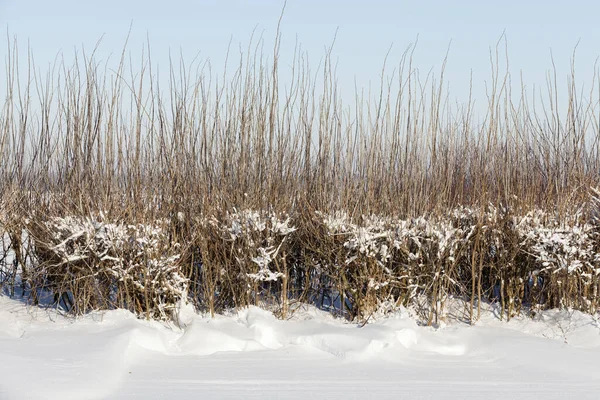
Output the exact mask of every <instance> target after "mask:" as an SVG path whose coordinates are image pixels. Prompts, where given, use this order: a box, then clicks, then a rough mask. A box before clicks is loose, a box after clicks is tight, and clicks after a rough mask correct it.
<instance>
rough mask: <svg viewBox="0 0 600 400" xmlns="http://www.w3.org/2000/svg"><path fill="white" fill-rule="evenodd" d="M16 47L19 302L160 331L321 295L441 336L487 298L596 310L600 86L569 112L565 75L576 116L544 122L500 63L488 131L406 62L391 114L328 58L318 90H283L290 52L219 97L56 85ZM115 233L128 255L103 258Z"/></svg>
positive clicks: (547, 100)
mask: <svg viewBox="0 0 600 400" xmlns="http://www.w3.org/2000/svg"><path fill="white" fill-rule="evenodd" d="M9 47H10V49H9V50H10V51H9V54H10V56H9V58H8V60H7V70H8V75H7V87H8V88H7V96H6V101H5V103H4V106H3V108H2V112H1V114H0V201H1V203H0V204H1V206H2V209H1V210H0V228H1V229H0V231H2V232H6V235H7V237H8V238H9V239H10V240H5V241H4V242H5V243H4V245H5V247H6V246H7V245H8V242H9V241H10V247H11V249H10V250H9V249H4V251H3V253H2V254H3V255H2V256H1V257H0V274H2V275H1V276H0V278H1V279H0V282H2V284H3V285H4V286H5V287H7V288H9V290H10V292H11V293H14V287H15V286H19V285H21V286H22V287H23V288H27V293H29V296H31V298H32V299H33V301H37V298H36V295H37V293H38V292H39V291H41V290H46V291H50V292H52V293H54V300H55V302H56V303H60V302H61V301H62V302H63V303H62V304H64V307H65V308H68V309H69V310H72V311H73V312H79V313H80V312H86V311H88V310H90V309H97V308H114V307H124V308H128V309H131V310H132V311H135V312H137V313H138V314H139V315H144V316H146V317H149V318H170V317H172V312H173V310H174V307H175V304H176V303H177V302H178V301H179V300H180V299H181V298H182V297H187V298H189V299H191V300H192V301H193V302H194V303H195V305H196V306H197V307H198V308H200V309H206V310H210V312H212V313H214V312H219V311H221V310H223V309H226V308H230V307H244V306H247V305H249V304H259V305H262V306H264V307H271V308H275V309H276V310H277V312H278V313H280V315H281V316H282V317H285V316H286V315H287V314H288V313H289V312H290V303H292V302H294V301H315V299H317V298H320V299H321V300H322V298H323V296H324V294H329V295H335V296H339V304H340V305H343V306H341V307H340V308H341V309H340V310H339V311H340V312H341V313H343V314H344V315H348V316H349V317H351V318H356V319H360V320H366V319H368V317H369V315H371V314H372V313H373V312H375V310H376V309H378V308H381V307H382V306H383V305H385V304H392V306H393V307H395V306H399V305H410V304H421V305H422V306H423V307H422V310H423V317H424V319H425V320H426V321H427V322H429V323H434V322H435V321H436V319H437V318H439V316H440V315H443V309H444V303H445V301H446V300H447V299H448V298H449V297H450V296H460V297H462V298H465V299H467V300H469V304H470V307H469V310H467V311H466V314H467V316H468V318H469V319H471V320H474V319H476V318H477V305H478V304H480V303H481V301H484V300H486V299H487V300H489V299H493V298H495V299H496V300H498V301H499V302H501V303H502V310H503V312H505V313H506V315H507V316H509V317H510V316H511V315H513V314H514V313H516V312H520V310H521V305H522V304H523V303H525V304H527V305H531V304H541V305H542V306H548V307H556V306H571V307H577V308H580V309H584V310H587V311H590V312H596V310H597V291H598V279H597V271H600V261H599V260H598V258H599V257H598V254H600V253H598V252H597V251H598V244H599V243H600V242H598V234H597V233H596V232H597V228H596V219H595V218H594V217H595V216H597V214H594V213H595V212H596V211H595V210H597V203H596V202H595V200H593V199H594V197H593V195H590V190H591V188H594V187H597V186H600V182H599V181H600V179H599V176H598V171H600V169H599V167H600V164H599V162H600V157H599V150H600V147H599V143H598V137H599V136H598V132H599V129H600V126H599V125H598V120H599V118H598V116H599V115H600V110H599V109H598V107H599V104H600V103H599V101H598V100H599V99H598V93H600V91H599V90H598V89H600V85H599V82H598V81H597V80H596V79H594V81H593V82H591V87H592V90H590V91H589V93H579V92H577V87H576V86H575V70H574V68H573V70H572V71H571V79H570V80H569V82H570V83H569V85H568V87H567V88H566V89H567V90H566V96H567V100H568V101H567V102H566V108H564V109H561V108H560V107H559V105H558V101H557V98H558V94H557V93H558V91H559V89H560V88H558V87H557V86H556V83H555V82H556V81H555V80H552V79H549V80H548V91H547V93H548V94H547V96H546V97H544V98H543V99H542V100H543V106H542V107H540V106H538V107H537V108H536V107H534V104H533V101H532V100H531V97H530V96H528V95H527V93H526V91H525V90H524V89H523V88H519V91H520V93H515V92H513V88H512V87H511V79H510V75H509V74H508V73H506V74H502V73H501V70H500V68H499V61H498V60H499V57H498V49H496V53H495V54H494V53H492V71H493V72H492V79H491V84H490V90H489V93H488V94H489V95H488V110H487V114H486V115H485V118H484V119H483V122H481V123H476V122H475V121H476V119H475V117H474V114H475V110H474V104H473V101H472V99H470V98H469V99H466V101H465V103H464V104H461V105H460V106H457V107H454V106H451V105H450V104H449V103H448V101H447V99H448V94H447V93H446V92H445V90H444V89H443V88H444V80H443V71H442V72H441V75H440V76H432V75H430V76H428V77H427V80H426V81H425V82H426V83H425V84H423V79H422V77H421V78H419V76H418V73H417V71H416V70H415V69H414V68H413V60H412V53H411V52H410V51H407V52H406V53H405V54H404V56H403V58H402V60H401V61H400V64H399V66H398V68H397V69H396V71H397V72H396V74H395V75H394V76H393V79H390V80H389V81H388V80H384V79H382V81H381V91H380V93H378V94H377V95H375V96H370V97H365V96H363V95H361V94H360V93H362V92H360V91H359V92H358V93H357V95H356V97H355V98H354V99H351V102H350V103H347V102H345V101H347V99H342V98H340V96H339V90H338V88H337V81H336V77H335V74H334V69H333V67H332V60H331V59H330V58H329V56H328V57H326V59H325V61H324V63H323V67H322V69H321V70H320V71H319V72H320V74H319V75H313V74H312V72H314V71H312V72H311V70H310V67H309V65H308V62H307V60H306V57H305V55H304V54H302V53H300V52H296V54H295V57H294V60H293V63H292V77H291V78H290V80H289V81H286V82H285V83H284V82H280V80H279V68H280V67H279V62H278V52H279V40H276V46H275V52H274V57H273V58H272V59H271V61H269V60H267V59H266V58H261V56H260V53H258V52H252V51H249V52H248V53H246V54H243V55H242V58H241V59H242V61H241V63H240V65H239V66H238V68H237V69H236V70H235V72H234V73H233V74H232V75H231V76H229V75H223V77H226V76H227V78H226V79H225V78H223V79H221V78H219V79H217V78H218V77H219V76H218V75H216V74H213V73H212V71H211V70H210V69H207V68H204V69H203V68H200V67H201V64H198V65H196V64H193V65H181V66H174V65H171V71H170V77H171V78H170V85H169V87H167V88H164V87H161V86H160V81H159V79H158V78H157V77H156V75H154V73H153V70H152V62H151V59H146V60H144V61H143V62H142V64H141V66H140V67H139V68H138V69H137V72H136V73H133V72H132V73H131V74H130V76H129V78H128V77H127V74H128V73H127V69H128V68H127V63H126V61H125V52H124V53H123V58H122V59H121V62H120V65H119V68H118V69H117V70H116V71H109V70H102V69H101V68H100V67H99V66H98V64H97V62H96V61H95V60H94V58H93V56H91V57H89V58H88V57H85V56H83V57H80V58H79V59H78V60H77V61H76V63H75V64H74V65H73V66H66V65H63V64H58V65H56V66H55V68H54V69H53V70H52V71H51V72H50V73H49V74H48V75H47V76H45V77H44V76H40V75H39V73H38V72H37V69H36V68H35V67H34V66H33V64H31V63H29V68H28V69H25V70H20V69H19V68H18V65H19V62H18V60H17V54H18V52H17V47H16V45H10V46H9ZM249 48H250V47H249ZM23 74H25V75H26V76H24V75H23ZM315 76H321V77H322V78H320V79H317V78H314V77H315ZM382 76H384V75H383V74H382ZM248 210H254V211H248ZM532 213H533V214H532ZM535 213H538V214H539V215H538V214H535ZM344 215H345V217H344ZM534 215H538V217H534ZM540 215H541V216H540ZM374 216H379V217H374ZM336 220H339V221H343V223H342V225H339V224H338V225H335V224H334V223H333V222H332V221H336ZM65 221H71V225H69V224H66V222H65ZM339 221H338V222H339ZM332 224H333V225H332ZM344 224H345V225H344ZM157 226H159V227H160V229H159V228H156V227H157ZM282 226H286V227H290V228H292V227H293V229H290V230H289V231H288V230H286V229H284V228H282ZM78 227H79V228H78ZM81 227H85V228H81ZM107 227H118V228H119V229H121V230H122V235H121V237H120V239H119V240H121V241H122V243H116V242H115V241H114V240H116V239H114V238H111V239H110V240H108V241H103V240H105V239H106V238H105V236H106V232H107V231H106V229H109V228H107ZM152 227H155V228H156V229H158V231H155V236H152V235H153V234H152V233H149V232H148V231H147V230H148V229H151V228H152ZM110 229H112V228H110ZM115 229H116V228H115ZM102 232H104V233H102ZM157 232H158V233H157ZM582 232H583V233H582ZM102 235H104V236H102ZM365 235H366V236H365ZM369 235H370V236H369ZM544 235H546V236H544ZM556 235H559V236H560V235H563V236H560V237H559V236H556ZM557 237H558V238H559V239H560V240H558V239H557ZM113 239H114V240H113ZM555 239H556V240H555ZM140 240H141V241H144V240H145V241H146V242H144V243H146V244H140V243H141V242H140ZM152 240H154V241H152ZM369 240H370V241H371V242H369ZM361 241H363V242H361ZM365 241H366V242H365ZM565 241H566V242H568V243H569V244H568V245H565V246H567V247H561V246H563V244H564V243H563V242H565ZM570 241H574V242H570ZM367 242H368V243H367ZM148 243H152V244H151V245H150V244H148ZM369 243H370V244H369ZM364 246H367V247H364ZM368 246H374V247H373V248H369V247H368ZM382 246H385V247H386V249H385V250H382ZM552 246H554V247H552ZM573 249H575V250H573ZM578 251H580V253H581V254H580V253H578ZM9 252H10V253H11V256H10V258H9V257H8V256H7V254H8V253H9ZM584 253H585V254H584ZM75 255H78V257H79V258H76V257H75ZM74 257H75V258H74ZM107 257H108V258H107ZM561 257H562V258H561ZM573 262H576V264H577V265H576V266H573V265H574V264H573ZM545 263H546V264H545ZM549 266H550V267H549ZM16 275H19V278H18V279H16V278H15V276H16ZM538 277H539V278H538ZM538 282H539V284H538ZM173 285H174V286H173ZM61 299H62V300H61ZM423 299H425V300H423Z"/></svg>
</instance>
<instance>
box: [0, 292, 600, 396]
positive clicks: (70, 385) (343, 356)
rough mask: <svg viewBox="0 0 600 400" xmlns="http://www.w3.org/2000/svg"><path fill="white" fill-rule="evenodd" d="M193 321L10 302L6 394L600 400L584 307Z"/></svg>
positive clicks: (4, 305)
mask: <svg viewBox="0 0 600 400" xmlns="http://www.w3.org/2000/svg"><path fill="white" fill-rule="evenodd" d="M184 311H185V310H184ZM181 320H182V322H183V323H184V324H185V325H186V326H185V328H183V329H178V328H175V327H167V326H165V325H164V324H161V323H158V322H148V321H140V320H137V319H136V318H135V317H134V316H133V315H131V314H129V313H128V312H125V311H110V312H104V313H95V314H91V315H88V316H86V317H84V318H80V319H77V320H73V319H70V318H66V317H63V316H61V315H58V314H57V313H56V312H55V311H48V310H44V309H41V308H32V307H29V308H28V307H26V306H25V305H23V304H22V303H21V302H18V301H15V300H10V299H8V298H6V297H0V361H1V362H0V399H3V400H4V399H62V400H68V399H103V398H108V399H178V400H185V399H200V398H201V399H240V398H249V399H258V398H260V399H265V398H266V399H269V398H286V399H306V398H311V397H312V398H328V399H337V398H340V399H342V398H343V399H353V398H360V399H365V398H394V399H482V398H485V399H504V400H506V399H513V398H514V399H517V398H518V399H537V398H544V399H565V398H571V399H597V398H599V397H600V362H598V360H599V356H600V324H599V323H598V321H597V320H596V319H595V318H593V317H591V316H589V315H584V314H581V313H578V312H567V311H561V312H559V311H548V312H544V313H541V314H538V316H537V317H536V318H535V320H532V319H528V318H517V319H513V320H512V321H511V322H509V323H506V322H501V321H498V320H497V319H496V318H495V317H494V315H493V312H492V311H488V312H486V314H485V317H484V318H482V320H481V321H480V322H478V323H477V324H476V325H475V326H469V325H466V324H463V323H460V322H453V323H449V324H448V325H446V326H443V327H440V328H437V329H434V328H428V327H421V326H418V325H417V323H416V322H415V319H414V318H411V316H410V315H409V313H408V312H406V311H404V312H401V313H398V314H396V315H394V316H393V317H389V318H385V319H380V320H378V321H375V322H372V323H370V324H368V325H366V326H364V327H362V328H360V327H358V326H357V325H354V324H348V323H345V322H343V321H340V320H336V319H334V318H332V317H331V316H330V315H328V314H325V313H323V312H320V311H317V310H315V309H312V308H306V309H305V310H301V311H298V312H296V313H295V315H294V317H293V318H292V319H291V320H289V321H279V320H277V319H276V318H275V317H273V316H272V315H271V314H270V313H268V312H266V311H263V310H261V309H258V308H250V309H247V310H244V311H242V312H240V313H238V314H236V315H230V316H219V317H217V318H215V319H212V320H211V319H209V318H204V317H201V316H195V315H193V314H191V313H190V312H189V310H188V311H185V312H183V313H182V317H181Z"/></svg>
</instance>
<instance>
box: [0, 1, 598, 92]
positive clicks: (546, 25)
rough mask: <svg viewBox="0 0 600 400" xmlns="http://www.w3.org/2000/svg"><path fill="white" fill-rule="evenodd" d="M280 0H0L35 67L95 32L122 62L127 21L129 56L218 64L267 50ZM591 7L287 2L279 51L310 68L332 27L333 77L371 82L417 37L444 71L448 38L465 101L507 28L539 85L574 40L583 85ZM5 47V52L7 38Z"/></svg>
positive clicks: (424, 57)
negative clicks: (252, 41)
mask: <svg viewBox="0 0 600 400" xmlns="http://www.w3.org/2000/svg"><path fill="white" fill-rule="evenodd" d="M282 5H283V1H249V0H246V1H242V0H237V1H232V0H221V1H217V0H214V1H208V0H206V1H183V0H169V1H157V0H146V1H138V0H129V1H128V0H120V1H115V0H102V1H83V0H52V1H49V0H29V1H25V0H0V26H3V27H4V29H5V30H6V31H7V32H8V34H9V35H10V36H11V37H12V36H16V37H17V38H18V40H19V42H20V43H21V47H22V48H24V47H26V44H27V41H29V43H30V47H31V49H32V50H33V54H34V55H35V58H36V63H37V65H38V67H42V68H43V67H44V66H45V65H48V63H49V62H51V61H52V60H53V59H54V56H55V55H56V54H57V53H58V52H59V51H62V52H63V53H64V55H65V57H66V58H67V59H68V58H69V57H70V56H71V55H72V54H73V49H74V48H75V47H81V46H84V47H85V48H86V49H89V50H91V49H92V48H93V46H94V44H95V43H96V41H97V40H98V39H99V38H100V37H101V36H102V35H104V38H103V41H102V45H101V47H100V49H99V52H98V57H99V58H101V59H105V58H106V57H108V56H109V55H110V54H111V53H112V54H113V58H114V59H117V58H118V54H119V53H120V51H121V48H122V46H123V43H124V41H125V38H126V36H127V32H128V31H129V27H130V23H133V27H132V33H131V39H130V46H129V49H130V50H131V54H132V57H134V59H135V57H138V56H139V54H140V51H139V50H140V49H141V47H142V46H143V44H144V42H145V41H146V35H147V36H148V37H149V39H150V43H151V45H152V50H153V59H154V63H158V64H159V65H165V68H166V64H167V63H168V58H167V57H168V51H169V49H171V50H172V51H174V52H175V53H178V52H179V51H180V49H181V50H182V51H183V53H184V55H187V57H188V58H191V57H192V56H194V55H195V54H197V53H198V52H200V55H201V57H203V58H210V59H211V60H212V62H213V63H214V64H215V65H216V66H219V65H220V63H221V62H222V61H223V59H224V56H225V52H226V48H227V45H228V43H229V42H230V40H231V41H232V43H233V45H234V46H236V47H235V48H237V45H238V44H239V43H242V44H247V42H248V40H249V38H250V34H251V32H252V30H253V29H254V28H255V27H256V28H257V32H258V33H259V34H261V33H262V34H263V37H264V38H265V46H266V48H267V49H268V48H269V47H268V45H269V44H270V43H271V42H272V39H273V37H274V34H275V28H276V24H277V19H278V16H279V13H280V11H281V8H282ZM598 15H600V3H598V2H596V1H593V0H588V1H583V0H571V1H556V0H555V1H552V0H549V1H541V0H540V1H534V0H530V1H526V0H521V1H517V0H504V1H486V0H478V1H477V0H468V1H467V0H463V1H448V0H446V1H443V0H429V1H391V0H388V1H384V0H370V1H356V0H352V1H339V0H336V1H313V0H288V2H287V8H286V10H285V15H284V19H283V25H282V32H283V49H282V55H283V57H284V59H285V57H287V55H289V54H290V53H291V49H292V48H293V45H294V42H295V40H296V37H297V38H298V41H299V42H300V43H301V44H302V46H303V47H304V49H305V50H306V51H307V52H308V54H309V56H310V58H311V60H313V62H312V64H313V66H314V67H315V68H316V66H317V64H318V61H319V59H320V58H321V57H322V56H323V54H324V48H325V46H327V45H329V44H330V43H331V42H332V40H333V37H334V34H335V32H336V30H337V32H338V33H337V40H336V45H335V48H334V51H333V55H334V57H335V59H336V60H338V61H339V66H338V78H339V82H340V85H342V86H343V87H344V88H352V87H353V86H354V78H355V77H356V79H357V81H358V82H359V84H367V83H368V81H369V79H371V80H373V81H378V79H379V78H378V75H379V73H380V70H381V65H382V62H383V59H384V57H385V54H386V53H387V50H388V49H389V47H390V46H391V45H393V47H392V51H391V53H390V57H389V61H388V62H389V65H391V66H393V65H394V64H396V63H397V62H398V61H399V59H400V56H401V54H402V52H403V50H404V49H405V48H406V47H407V46H408V45H409V44H410V43H412V42H414V40H415V38H416V37H417V35H418V37H419V45H418V47H417V50H416V52H415V57H416V58H415V59H416V63H415V65H416V66H417V67H419V68H420V70H421V71H428V70H429V69H430V68H432V67H433V68H439V66H440V64H441V61H442V59H443V58H444V55H445V53H446V49H447V47H448V45H449V43H450V41H452V44H451V48H450V57H449V62H448V67H447V73H446V78H447V81H448V82H449V85H450V91H451V95H452V97H457V98H459V99H460V98H464V97H465V96H466V94H467V89H468V81H469V74H470V71H471V70H472V71H473V76H474V81H475V82H476V84H478V85H479V84H482V83H483V81H484V80H486V79H489V77H490V63H489V48H490V46H494V45H495V43H496V41H497V40H498V38H499V37H500V36H501V34H502V32H503V31H505V32H506V36H507V39H508V46H509V58H510V65H511V70H512V71H513V73H519V72H520V71H522V73H523V76H524V79H525V82H526V83H527V84H528V85H533V84H535V85H540V84H542V85H543V84H544V82H545V73H546V71H547V70H548V69H549V68H550V67H551V62H550V49H552V52H553V54H554V58H555V61H556V64H557V67H558V70H559V75H560V76H564V74H566V72H567V71H568V67H569V62H570V57H571V55H572V52H573V49H574V47H575V45H576V43H577V42H578V41H580V43H579V47H578V50H577V57H576V60H577V69H578V73H579V77H580V78H581V79H580V82H584V81H588V80H589V79H591V76H592V72H593V65H594V62H595V61H596V58H597V57H598V56H599V55H600V46H599V44H600V24H598V22H597V18H598ZM1 49H2V50H0V56H1V57H2V58H5V56H6V46H3V47H1ZM269 51H270V50H269ZM288 61H289V58H288ZM2 68H4V67H2ZM3 70H4V69H3ZM480 96H481V94H480ZM482 100H484V99H482Z"/></svg>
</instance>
